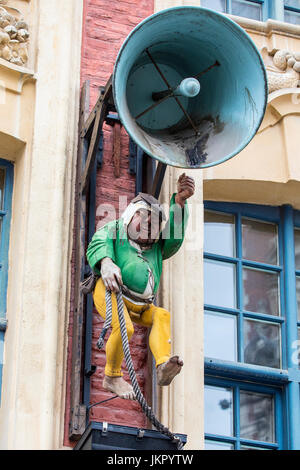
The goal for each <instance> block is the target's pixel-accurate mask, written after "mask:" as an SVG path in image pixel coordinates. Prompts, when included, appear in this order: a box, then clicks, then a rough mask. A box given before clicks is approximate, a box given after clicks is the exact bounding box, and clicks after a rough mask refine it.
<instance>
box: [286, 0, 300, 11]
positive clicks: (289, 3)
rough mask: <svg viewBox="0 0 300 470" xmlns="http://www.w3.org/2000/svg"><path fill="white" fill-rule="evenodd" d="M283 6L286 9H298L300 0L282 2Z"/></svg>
mask: <svg viewBox="0 0 300 470" xmlns="http://www.w3.org/2000/svg"><path fill="white" fill-rule="evenodd" d="M284 5H285V6H287V7H293V8H299V9H300V0H284Z"/></svg>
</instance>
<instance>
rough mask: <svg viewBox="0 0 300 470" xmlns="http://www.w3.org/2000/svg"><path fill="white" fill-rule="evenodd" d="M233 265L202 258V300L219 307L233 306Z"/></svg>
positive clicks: (234, 302) (234, 298)
mask: <svg viewBox="0 0 300 470" xmlns="http://www.w3.org/2000/svg"><path fill="white" fill-rule="evenodd" d="M235 269H236V268H235V265H234V264H231V263H222V262H219V261H213V260H208V259H205V260H204V302H205V303H206V304H209V305H217V306H219V307H228V308H234V307H235V306H236V295H235V291H236V288H235V279H236V275H235Z"/></svg>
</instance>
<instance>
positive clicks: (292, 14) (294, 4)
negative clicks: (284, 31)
mask: <svg viewBox="0 0 300 470" xmlns="http://www.w3.org/2000/svg"><path fill="white" fill-rule="evenodd" d="M284 21H286V22H287V23H294V24H297V25H300V1H299V0H284Z"/></svg>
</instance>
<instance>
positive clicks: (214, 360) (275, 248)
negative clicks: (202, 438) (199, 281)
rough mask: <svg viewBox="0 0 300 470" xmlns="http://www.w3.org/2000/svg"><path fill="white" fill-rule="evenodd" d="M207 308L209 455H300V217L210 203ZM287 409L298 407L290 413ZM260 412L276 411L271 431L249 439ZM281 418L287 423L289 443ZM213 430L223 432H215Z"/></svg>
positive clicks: (277, 210)
mask: <svg viewBox="0 0 300 470" xmlns="http://www.w3.org/2000/svg"><path fill="white" fill-rule="evenodd" d="M204 302H205V306H204V307H205V308H204V310H205V335H204V338H205V342H204V352H205V371H206V377H207V380H208V382H207V383H208V385H209V386H208V388H207V400H208V401H207V407H206V424H207V426H208V427H207V429H206V433H207V434H206V437H207V439H208V444H207V446H208V447H207V448H212V446H216V447H214V448H220V446H224V445H225V446H226V448H228V449H229V448H234V449H240V448H244V447H245V446H246V447H247V446H249V445H250V446H252V447H258V448H269V449H271V448H278V449H279V448H285V447H282V446H290V447H289V448H294V447H293V446H294V445H298V448H299V446H300V435H299V429H300V396H299V384H300V370H299V362H300V361H299V360H300V356H299V350H300V212H297V211H294V210H293V209H292V208H291V207H290V206H284V207H282V208H275V207H264V206H256V205H245V204H225V203H224V204H222V203H212V202H208V203H206V204H205V216H204ZM220 377H223V378H224V379H226V383H225V382H224V384H223V383H221V384H220V383H219V382H218V381H219V380H220ZM246 377H247V383H245V382H244V380H245V378H246ZM251 382H252V384H251ZM270 386H271V387H272V388H266V387H270ZM218 394H220V395H223V396H224V397H225V396H226V397H227V396H229V395H230V399H229V398H228V400H229V402H230V403H231V407H230V408H229V407H228V409H227V413H225V412H224V409H223V408H222V406H221V408H220V406H219V405H218V406H217V405H216V404H215V405H214V406H213V404H212V403H213V400H214V399H213V398H212V397H213V396H214V395H218ZM228 394H229V395H228ZM287 396H289V397H290V398H289V399H288V400H287V399H286V397H287ZM222 400H225V398H223V399H221V400H220V401H219V402H218V403H221V402H222ZM226 400H227V398H226ZM223 403H225V401H223ZM283 403H289V404H288V405H286V406H290V407H291V406H294V407H296V408H290V411H289V410H284V409H283ZM254 404H255V406H254ZM267 404H268V405H267ZM292 404H293V405H292ZM261 407H262V409H265V410H267V409H269V410H271V409H272V412H271V411H270V412H269V413H268V417H265V418H264V423H265V426H266V429H269V431H268V433H267V431H266V433H267V434H266V435H264V436H261V435H259V434H257V433H256V432H254V433H253V434H252V435H251V433H250V431H247V432H246V431H245V429H246V428H247V426H249V429H250V430H251V429H255V427H259V426H260V424H257V423H255V422H253V423H252V424H251V423H250V422H249V423H248V424H247V421H246V416H248V417H249V420H250V421H251V419H250V417H251V416H253V414H255V412H256V411H255V410H256V409H260V408H261ZM252 408H253V410H252V411H251V409H252ZM245 410H247V412H246V411H245ZM292 410H293V411H292ZM218 413H221V415H220V419H221V416H223V418H224V420H225V421H224V423H221V421H220V419H219V418H217V417H216V416H215V417H214V414H215V415H217V414H218ZM228 413H230V423H231V425H230V426H231V428H230V432H229V431H228V429H229V428H228V426H229V425H228V426H227V425H226V426H227V428H226V429H227V431H226V432H225V431H224V430H223V429H222V426H223V425H224V426H225V422H226V419H227V420H228V419H229V418H228V416H229V414H228ZM257 413H258V414H259V412H257ZM279 416H287V417H288V422H287V423H286V426H288V428H289V436H290V441H289V442H285V441H284V439H283V438H282V433H283V428H284V427H285V424H283V421H282V420H281V421H280V420H279ZM247 419H248V418H247ZM253 419H254V418H253ZM255 419H256V418H255ZM217 422H218V423H217ZM211 423H215V424H214V426H215V425H218V426H221V428H220V429H210V426H211ZM276 423H277V424H276ZM278 423H279V424H278ZM280 423H281V424H280ZM247 429H248V428H247ZM271 429H272V430H273V431H272V433H273V434H272V433H271V431H270V430H271ZM223 431H224V432H223ZM228 433H229V434H228ZM270 433H271V434H272V437H270V436H271V434H270ZM251 436H252V437H251ZM248 441H249V442H250V441H251V442H250V443H249V442H248ZM295 441H296V442H297V444H295ZM266 443H268V444H266Z"/></svg>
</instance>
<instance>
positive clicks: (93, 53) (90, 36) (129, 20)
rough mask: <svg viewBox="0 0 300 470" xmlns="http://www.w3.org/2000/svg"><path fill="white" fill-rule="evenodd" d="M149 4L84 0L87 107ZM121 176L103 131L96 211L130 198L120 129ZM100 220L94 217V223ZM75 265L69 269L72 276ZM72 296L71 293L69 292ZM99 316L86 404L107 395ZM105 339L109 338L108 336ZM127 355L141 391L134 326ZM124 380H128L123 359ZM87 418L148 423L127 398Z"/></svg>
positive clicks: (140, 352) (140, 337)
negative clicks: (88, 90) (99, 346)
mask: <svg viewBox="0 0 300 470" xmlns="http://www.w3.org/2000/svg"><path fill="white" fill-rule="evenodd" d="M153 2H154V0H85V1H84V14H83V42H82V62H81V83H83V82H84V81H85V80H89V81H90V108H92V107H93V105H94V104H95V102H96V101H97V98H98V96H99V86H103V85H105V84H106V82H107V80H108V78H109V77H110V75H111V74H112V72H113V66H114V62H115V59H116V56H117V53H118V51H119V49H120V47H121V45H122V42H123V41H124V39H125V38H126V36H127V35H128V33H129V32H130V31H131V30H132V29H133V28H134V27H135V26H136V25H137V24H138V23H139V22H140V21H142V20H143V19H144V18H146V17H147V16H149V15H150V14H152V13H153V9H154V7H153ZM121 146H122V148H121V161H120V177H119V178H115V176H114V166H113V162H112V132H111V128H109V127H108V126H105V128H104V155H103V164H102V168H101V170H100V171H99V172H98V175H97V191H96V207H98V206H99V204H103V203H110V204H113V205H114V207H115V208H116V213H117V217H119V210H118V202H119V196H127V198H128V201H129V200H130V199H132V198H133V197H134V191H135V177H134V176H132V175H130V174H129V161H128V138H127V135H126V133H125V131H124V130H123V129H122V139H121ZM99 222H100V219H99V218H96V224H99ZM75 268H76V267H75V266H74V264H73V266H72V272H73V274H74V271H75ZM71 295H72V294H71ZM72 317H73V304H72V298H71V309H70V323H69V344H68V371H67V375H68V377H67V384H68V386H67V396H66V416H65V439H64V444H65V445H66V446H73V445H74V443H72V442H70V441H69V439H68V429H69V419H70V371H71V360H72V358H71V350H72ZM102 322H103V320H102V318H101V317H100V316H99V315H98V314H97V313H96V311H95V312H94V314H93V344H92V364H95V365H96V366H97V370H96V373H95V374H94V375H93V376H92V378H91V403H96V402H98V401H101V400H104V399H106V398H109V397H111V396H112V395H111V394H109V393H107V392H105V391H104V390H103V388H102V380H103V371H104V365H105V348H104V350H102V351H98V350H97V347H96V341H97V339H98V336H99V333H100V331H101V328H102V324H103V323H102ZM107 336H108V335H107ZM130 344H131V353H132V357H133V361H134V366H135V370H136V372H137V377H138V381H139V384H140V386H141V388H142V391H144V389H145V378H146V375H147V370H146V369H147V332H146V329H145V328H142V327H138V326H135V333H134V336H133V337H132V339H131V343H130ZM123 365H124V378H125V380H128V381H129V382H130V380H129V377H128V374H127V370H126V366H125V361H124V362H123ZM90 417H91V419H92V420H94V421H108V422H110V423H114V424H123V425H128V426H138V427H147V420H146V418H145V416H144V415H143V413H142V412H141V409H140V406H139V405H138V404H137V403H134V402H130V401H127V400H121V399H115V400H112V401H109V402H108V403H107V404H103V405H100V406H97V407H94V408H92V409H91V415H90Z"/></svg>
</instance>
